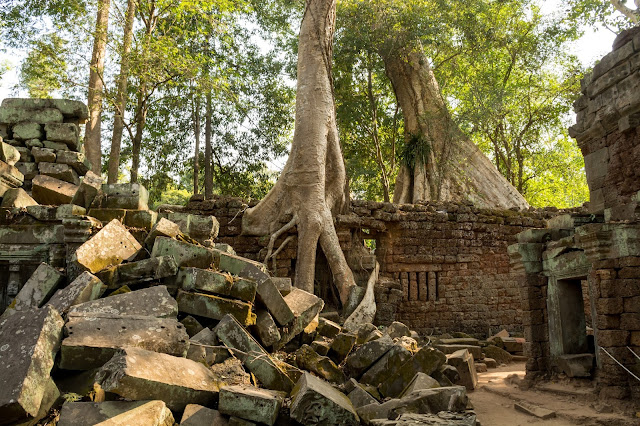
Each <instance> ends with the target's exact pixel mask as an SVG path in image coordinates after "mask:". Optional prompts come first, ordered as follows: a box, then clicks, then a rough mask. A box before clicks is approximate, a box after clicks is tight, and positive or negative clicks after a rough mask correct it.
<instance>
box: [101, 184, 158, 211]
mask: <svg viewBox="0 0 640 426" xmlns="http://www.w3.org/2000/svg"><path fill="white" fill-rule="evenodd" d="M102 192H104V195H105V200H104V202H103V205H102V206H101V207H103V208H110V209H130V210H149V193H148V192H147V189H146V188H145V187H144V186H142V185H140V184H139V183H113V184H105V185H102Z"/></svg>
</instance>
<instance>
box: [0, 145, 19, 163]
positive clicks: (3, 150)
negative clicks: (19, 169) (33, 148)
mask: <svg viewBox="0 0 640 426" xmlns="http://www.w3.org/2000/svg"><path fill="white" fill-rule="evenodd" d="M0 161H4V162H5V163H7V164H8V165H10V166H15V165H16V163H17V162H18V161H20V152H19V151H18V150H17V149H16V148H15V147H13V146H11V145H9V144H8V143H4V142H0Z"/></svg>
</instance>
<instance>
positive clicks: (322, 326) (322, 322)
mask: <svg viewBox="0 0 640 426" xmlns="http://www.w3.org/2000/svg"><path fill="white" fill-rule="evenodd" d="M341 330H342V327H340V325H339V324H336V323H335V322H333V321H330V320H328V319H326V318H322V317H320V318H319V319H318V328H317V330H316V331H317V332H318V334H319V335H321V336H325V337H328V338H333V337H336V335H337V334H338V333H340V331H341ZM367 334H368V333H367Z"/></svg>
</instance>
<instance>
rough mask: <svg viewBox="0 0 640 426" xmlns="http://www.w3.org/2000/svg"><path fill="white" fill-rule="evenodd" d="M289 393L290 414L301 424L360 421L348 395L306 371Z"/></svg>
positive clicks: (355, 423)
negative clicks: (290, 398) (290, 396)
mask: <svg viewBox="0 0 640 426" xmlns="http://www.w3.org/2000/svg"><path fill="white" fill-rule="evenodd" d="M291 395H292V401H291V417H292V418H293V419H294V420H296V421H298V422H300V423H302V424H304V425H345V426H346V425H354V426H355V425H358V424H360V419H359V418H358V415H357V414H356V410H355V408H354V407H353V404H351V401H349V398H347V397H346V396H345V395H344V394H343V393H341V392H340V391H338V390H336V389H334V388H333V387H332V386H331V385H330V384H329V383H327V382H325V381H323V380H322V379H319V378H317V377H314V376H312V375H311V374H309V373H304V374H303V375H302V377H301V378H300V380H298V382H297V383H296V386H295V388H294V389H293V392H292V393H291Z"/></svg>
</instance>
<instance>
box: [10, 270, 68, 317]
mask: <svg viewBox="0 0 640 426" xmlns="http://www.w3.org/2000/svg"><path fill="white" fill-rule="evenodd" d="M63 278H64V277H63V275H62V274H61V273H60V272H58V270H57V269H55V268H53V267H51V266H49V264H47V263H41V264H40V265H39V266H38V268H36V270H35V271H34V272H33V274H32V275H31V277H29V279H28V280H27V282H26V283H24V286H22V288H21V289H20V291H19V292H18V294H17V295H16V298H15V299H14V301H13V303H12V304H11V306H10V307H9V308H7V312H9V311H14V312H20V311H22V310H25V309H29V308H39V307H41V306H42V305H44V304H45V303H46V302H47V300H49V298H50V297H51V296H52V295H53V293H55V291H56V290H57V288H58V286H59V285H60V283H61V282H62V279H63Z"/></svg>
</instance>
